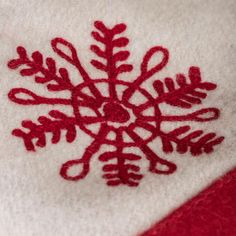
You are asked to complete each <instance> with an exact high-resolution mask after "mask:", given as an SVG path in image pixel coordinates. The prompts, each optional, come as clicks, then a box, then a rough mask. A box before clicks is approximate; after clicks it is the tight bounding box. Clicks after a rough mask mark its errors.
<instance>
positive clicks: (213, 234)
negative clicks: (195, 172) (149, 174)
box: [140, 168, 236, 236]
mask: <svg viewBox="0 0 236 236" xmlns="http://www.w3.org/2000/svg"><path fill="white" fill-rule="evenodd" d="M200 235H201V236H235V235H236V168H234V169H233V170H232V171H230V172H229V173H227V174H226V175H225V176H223V177H222V178H220V179H218V180H217V181H216V182H215V183H213V184H212V185H211V186H210V187H208V188H207V189H205V190H204V191H202V192H201V193H200V194H198V195H197V196H196V197H194V198H193V199H191V200H189V201H188V202H187V203H186V204H184V205H183V206H181V207H180V208H178V209H177V210H175V211H174V212H173V213H172V214H170V215H169V216H167V217H166V218H164V219H163V220H162V221H161V222H159V223H157V224H156V225H154V226H153V227H152V228H151V229H149V230H147V231H146V232H144V233H143V234H141V235H140V236H200Z"/></svg>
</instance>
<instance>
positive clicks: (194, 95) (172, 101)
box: [153, 67, 216, 108]
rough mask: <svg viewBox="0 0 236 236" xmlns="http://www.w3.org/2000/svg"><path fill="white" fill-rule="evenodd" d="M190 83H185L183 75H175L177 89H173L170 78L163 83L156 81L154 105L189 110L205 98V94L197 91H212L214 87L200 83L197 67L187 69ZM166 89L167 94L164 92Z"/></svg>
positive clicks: (173, 83)
mask: <svg viewBox="0 0 236 236" xmlns="http://www.w3.org/2000/svg"><path fill="white" fill-rule="evenodd" d="M189 79H190V83H187V82H186V77H185V76H184V75H183V74H177V75H176V82H177V84H178V86H179V88H175V82H174V81H173V79H171V78H166V79H165V81H164V83H163V82H162V81H160V80H156V81H155V82H154V84H153V86H154V88H155V90H156V91H157V93H158V95H159V96H158V97H157V98H156V103H157V104H159V103H162V102H165V103H167V104H169V105H172V106H177V107H181V108H191V107H192V106H193V105H195V104H201V103H202V99H204V98H206V96H207V94H206V92H203V91H201V92H200V91H198V90H197V89H199V90H207V91H209V90H214V89H215V88H216V85H215V84H213V83H209V82H201V74H200V69H199V68H198V67H190V68H189ZM164 87H166V89H167V92H165V89H164Z"/></svg>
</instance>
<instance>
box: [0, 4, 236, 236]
mask: <svg viewBox="0 0 236 236" xmlns="http://www.w3.org/2000/svg"><path fill="white" fill-rule="evenodd" d="M95 20H102V21H103V22H104V23H105V24H107V25H110V26H111V27H112V26H113V25H115V24H117V23H122V22H123V23H125V24H126V25H127V27H128V28H127V31H126V33H125V36H127V37H128V38H129V39H130V43H129V45H128V50H129V51H130V53H131V56H130V58H129V63H130V64H133V65H134V70H133V71H132V73H131V74H129V75H127V76H126V75H125V74H124V75H123V78H124V79H125V80H127V81H129V80H130V79H132V78H134V77H135V75H137V74H138V73H139V64H140V63H141V60H142V57H143V55H144V54H145V52H146V51H147V50H148V49H149V48H151V47H153V46H155V45H161V46H164V47H166V48H168V50H169V52H170V60H169V63H168V65H167V67H166V68H165V69H164V70H163V71H161V72H160V73H159V74H158V76H154V77H155V78H152V79H150V80H148V82H147V83H145V85H143V86H145V87H146V88H147V89H148V90H149V91H152V87H151V85H152V82H153V81H154V79H157V78H156V77H158V79H161V78H164V77H165V76H170V77H173V76H174V75H175V74H176V73H179V72H183V73H187V71H188V68H189V67H190V66H192V65H195V66H199V67H200V68H201V72H202V77H203V80H204V81H210V82H213V83H217V85H218V88H217V89H216V90H214V91H212V92H210V93H209V94H208V97H207V99H206V100H205V101H204V102H203V107H218V108H219V109H220V110H221V115H220V118H219V119H218V120H215V121H213V122H210V123H195V124H192V123H191V126H192V127H194V128H195V129H199V128H201V129H203V130H204V131H208V132H210V131H214V132H216V133H217V134H218V135H222V136H225V140H224V142H223V143H222V144H220V145H218V146H216V148H215V151H214V152H213V153H212V154H209V155H207V154H203V155H201V156H199V157H193V156H192V155H190V154H185V155H180V154H177V153H176V152H173V153H172V154H168V155H167V154H164V153H163V152H162V149H161V145H160V143H159V142H158V141H156V142H152V143H150V144H149V146H150V147H151V148H152V149H153V150H154V151H155V152H157V153H158V154H159V155H160V156H162V157H165V158H166V159H168V160H171V161H173V162H174V163H175V164H176V165H177V166H178V169H177V171H176V172H175V173H174V174H172V175H169V176H166V175H155V174H151V173H150V172H148V171H147V168H148V163H147V162H146V160H145V158H143V159H142V161H141V165H142V172H143V174H144V178H143V179H142V181H141V183H140V185H139V186H138V187H137V188H129V187H126V186H119V187H113V188H111V187H108V186H107V185H106V184H105V181H104V180H103V179H102V178H101V175H102V172H101V168H102V165H101V163H99V162H98V161H97V159H96V158H97V157H98V156H99V155H100V154H101V153H103V152H104V151H109V150H111V149H110V147H107V146H102V148H101V149H100V150H99V152H98V153H96V155H95V156H94V158H93V159H92V163H91V170H90V173H89V175H88V176H87V177H86V178H85V179H83V180H80V181H79V182H68V181H66V180H64V179H62V178H61V177H60V176H59V174H58V171H59V169H60V167H61V164H62V163H64V162H66V161H67V160H70V159H75V158H79V157H81V156H82V154H83V152H84V149H85V148H86V147H87V146H88V145H89V144H90V143H91V138H90V137H88V136H87V135H85V134H84V133H83V132H82V131H79V130H78V138H77V140H76V141H74V142H73V143H71V144H70V143H67V142H66V141H65V139H63V138H62V139H61V141H60V142H59V143H58V144H57V145H52V144H48V145H47V146H46V147H45V148H42V149H40V148H38V149H37V151H36V152H34V153H32V152H27V151H26V150H25V148H24V146H23V142H22V140H20V139H19V138H16V137H13V136H12V135H11V131H12V130H13V129H14V128H17V127H20V125H21V121H22V120H24V119H30V120H33V121H36V120H37V118H38V117H39V116H40V115H46V114H47V113H48V112H49V111H50V110H52V109H56V108H57V107H56V106H55V107H49V106H46V105H40V106H20V105H18V104H14V103H12V102H11V101H10V100H9V99H8V97H7V94H8V92H9V91H10V89H12V88H14V87H25V88H28V89H32V90H33V91H37V93H38V94H40V95H45V96H47V95H48V91H47V90H46V89H45V88H44V86H40V85H39V84H36V83H34V80H33V79H30V78H29V79H28V78H23V77H20V75H19V74H18V73H17V72H16V71H10V70H9V68H8V67H7V62H8V61H9V60H10V59H12V58H15V57H16V50H15V49H16V47H17V46H18V45H23V46H24V47H26V48H27V50H28V51H29V52H33V51H35V50H39V51H40V52H42V53H43V54H44V55H45V56H52V57H53V58H55V59H56V60H57V62H58V63H59V64H60V65H61V66H63V67H66V68H68V70H69V73H70V75H71V77H72V78H73V79H74V80H75V81H76V80H78V79H79V77H78V75H77V72H76V71H75V70H74V68H73V67H72V66H70V65H68V63H66V62H65V61H63V60H61V59H60V58H58V57H57V56H56V55H55V54H54V53H53V51H52V49H51V47H50V40H51V39H52V38H55V37H63V38H65V39H67V40H68V41H70V42H71V43H73V45H75V47H76V49H77V50H78V52H79V56H80V59H81V61H82V64H83V65H84V66H85V67H86V69H87V71H89V74H91V75H93V77H99V76H101V74H100V72H98V70H96V69H94V68H93V67H92V66H91V65H90V64H89V61H90V60H91V59H93V58H94V55H93V54H92V52H91V51H90V50H89V46H90V44H92V43H94V41H93V40H92V38H91V37H90V32H91V31H92V30H93V22H94V21H95ZM0 22H1V24H0V33H1V37H0V41H1V49H0V51H1V56H0V94H1V98H0V103H1V105H0V107H1V112H0V134H1V138H0V158H1V161H0V173H1V180H0V192H1V195H0V235H11V236H15V235H16V236H19V235H26V236H27V235H47V236H51V235H59V236H61V235H63V236H64V235H72V236H73V235H80V236H85V235H86V236H90V235H91V236H92V235H102V236H110V235H118V236H126V235H136V234H138V233H140V232H143V231H144V230H145V229H147V228H148V227H149V226H150V225H152V224H153V223H155V222H157V221H158V220H161V219H162V218H163V217H164V216H166V215H167V214H168V213H170V212H171V211H172V210H173V209H175V208H176V207H178V206H180V205H181V204H183V203H184V202H185V201H186V200H187V199H189V198H191V197H192V196H194V195H196V194H197V193H198V192H199V191H200V190H202V189H203V188H204V187H206V186H207V185H208V184H209V183H211V182H212V181H213V180H214V179H216V178H217V177H218V176H221V175H222V174H223V173H225V172H226V171H228V170H229V169H231V168H233V167H234V166H236V159H235V153H236V147H235V142H236V138H235V133H236V129H235V125H234V123H235V118H236V117H235V99H236V98H235V86H236V80H235V77H236V70H235V64H236V53H235V52H236V44H235V42H236V27H235V26H236V25H235V22H236V2H235V1H234V0H228V1H223V0H216V1H213V0H211V1H209V0H208V1H206V0H204V1H203V0H199V1H191V0H189V1H184V0H182V1H180V0H179V1H177V0H174V1H164V0H160V1H157V0H156V1H154V0H149V1H141V0H140V1H139V0H138V1H133V0H129V1H127V0H126V1H108V0H100V1H95V0H90V1H85V0H80V1H72V0H69V1H68V0H50V1H36V0H34V1H32V0H31V1H25V0H22V1H11V0H9V1H3V0H1V1H0ZM62 94H63V96H65V97H66V95H67V94H65V93H62ZM50 96H51V97H53V96H56V95H55V94H53V93H50ZM58 109H59V110H61V111H64V112H67V114H70V112H71V110H69V109H67V108H61V107H59V108H58ZM193 110H194V109H193ZM171 112H172V110H171V108H170V109H169V110H167V111H166V113H168V114H171ZM186 113H187V112H186ZM172 126H173V127H172ZM174 127H177V124H171V125H169V127H167V128H174ZM130 151H131V150H130ZM132 151H134V152H135V153H138V154H139V155H141V156H143V154H142V153H141V151H140V150H138V149H134V150H132Z"/></svg>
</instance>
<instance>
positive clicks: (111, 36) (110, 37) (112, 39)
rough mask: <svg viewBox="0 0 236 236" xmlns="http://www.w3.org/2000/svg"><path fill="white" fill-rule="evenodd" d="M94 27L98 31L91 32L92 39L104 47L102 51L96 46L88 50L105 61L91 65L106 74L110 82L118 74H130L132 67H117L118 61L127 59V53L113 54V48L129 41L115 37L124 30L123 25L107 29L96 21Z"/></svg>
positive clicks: (128, 65) (125, 65)
mask: <svg viewBox="0 0 236 236" xmlns="http://www.w3.org/2000/svg"><path fill="white" fill-rule="evenodd" d="M94 26H95V27H96V29H97V30H98V31H99V32H97V31H93V32H92V36H93V38H94V39H95V40H96V41H98V42H99V43H102V44H103V45H104V50H102V49H101V48H100V47H99V46H97V45H91V47H90V49H91V50H92V51H93V52H94V53H95V54H96V55H97V56H98V57H100V58H102V59H103V60H105V64H104V63H103V62H101V61H98V60H92V61H91V64H92V65H93V66H94V67H95V68H97V69H99V70H102V71H104V72H106V73H107V78H108V79H110V80H113V79H116V78H117V76H118V75H119V74H120V73H124V72H130V71H131V70H132V69H133V66H132V65H130V64H121V65H119V66H117V63H118V62H119V61H125V60H127V58H128V57H129V52H128V51H126V50H125V51H119V52H116V53H114V48H122V47H125V46H127V45H128V43H129V40H128V38H126V37H119V38H117V37H116V36H117V35H118V34H120V33H122V32H124V31H125V30H126V25H125V24H118V25H116V26H114V27H113V28H112V29H109V28H107V27H106V26H105V25H104V24H103V23H102V22H101V21H96V22H95V23H94Z"/></svg>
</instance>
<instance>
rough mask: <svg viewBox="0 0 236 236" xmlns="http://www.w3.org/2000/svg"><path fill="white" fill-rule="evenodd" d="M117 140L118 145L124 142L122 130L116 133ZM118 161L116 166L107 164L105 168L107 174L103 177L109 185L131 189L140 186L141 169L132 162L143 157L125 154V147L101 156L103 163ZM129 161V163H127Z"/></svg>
mask: <svg viewBox="0 0 236 236" xmlns="http://www.w3.org/2000/svg"><path fill="white" fill-rule="evenodd" d="M116 140H117V142H118V143H120V142H122V134H121V131H120V130H117V131H116ZM114 159H116V160H117V162H116V163H115V164H106V165H104V166H103V171H104V172H106V173H105V174H104V175H103V176H102V177H103V178H104V179H106V180H107V185H110V186H117V185H120V184H125V185H128V186H131V187H135V186H138V185H139V182H138V181H139V180H141V179H142V177H143V175H141V174H138V173H136V172H139V170H140V168H139V167H138V166H136V165H134V164H131V163H130V161H137V160H140V159H141V157H140V156H138V155H135V154H132V153H123V147H121V146H119V147H117V150H116V151H113V152H105V153H103V154H102V155H100V156H99V160H100V161H102V162H108V161H111V160H114ZM127 161H129V162H128V163H127Z"/></svg>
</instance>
